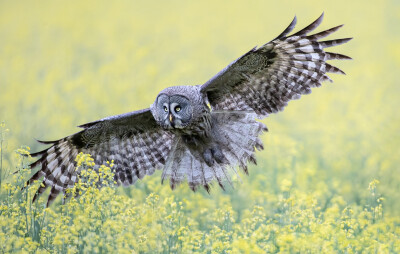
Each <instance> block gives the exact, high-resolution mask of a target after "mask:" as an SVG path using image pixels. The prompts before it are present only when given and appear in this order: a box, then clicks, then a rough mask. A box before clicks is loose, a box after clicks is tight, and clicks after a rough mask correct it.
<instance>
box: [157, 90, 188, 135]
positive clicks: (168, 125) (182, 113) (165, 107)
mask: <svg viewBox="0 0 400 254" xmlns="http://www.w3.org/2000/svg"><path fill="white" fill-rule="evenodd" d="M152 112H153V115H154V117H155V119H156V120H157V122H158V123H159V124H160V125H161V126H162V127H163V128H165V129H173V128H176V129H182V128H185V127H186V126H188V125H189V123H190V121H191V119H192V116H193V109H192V105H191V103H190V101H189V99H188V98H187V97H186V96H184V95H180V94H173V95H170V94H167V93H160V94H159V95H158V96H157V99H156V101H155V102H154V104H153V105H152ZM154 113H155V114H154Z"/></svg>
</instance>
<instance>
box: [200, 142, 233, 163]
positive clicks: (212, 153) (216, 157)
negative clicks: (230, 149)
mask: <svg viewBox="0 0 400 254" xmlns="http://www.w3.org/2000/svg"><path fill="white" fill-rule="evenodd" d="M203 158H204V161H205V162H206V163H207V165H208V166H209V167H211V166H213V165H214V163H215V162H217V163H219V164H227V163H228V160H227V159H226V158H225V155H224V154H223V152H222V149H221V148H220V147H219V146H218V145H214V146H213V147H211V148H206V149H205V150H204V152H203Z"/></svg>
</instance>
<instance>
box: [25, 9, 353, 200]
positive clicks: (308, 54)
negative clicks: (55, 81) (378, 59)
mask: <svg viewBox="0 0 400 254" xmlns="http://www.w3.org/2000/svg"><path fill="white" fill-rule="evenodd" d="M322 19H323V14H322V15H321V16H320V17H319V18H318V19H317V20H315V21H314V22H313V23H312V24H310V25H309V26H307V27H305V28H304V29H302V30H300V31H298V32H296V33H294V34H292V35H289V34H290V33H291V31H292V30H293V28H294V26H295V24H296V17H295V18H294V19H293V21H292V22H291V23H290V25H289V26H288V27H287V28H286V29H285V30H284V31H283V32H282V33H281V34H280V35H279V36H278V37H276V38H275V39H273V40H272V41H270V42H268V43H266V44H264V45H263V46H261V47H255V48H253V49H251V50H250V51H249V52H247V53H246V54H244V55H243V56H241V57H239V58H238V59H237V60H235V61H233V62H232V63H231V64H229V65H228V66H227V67H226V68H225V69H223V70H222V71H220V72H219V73H218V74H216V75H215V76H214V77H212V78H211V79H210V80H209V81H207V82H206V83H204V84H202V85H195V86H174V87H168V88H166V89H164V90H162V91H161V92H160V93H159V94H158V95H157V97H156V98H155V101H154V103H153V104H151V106H150V107H149V108H147V109H143V110H138V111H133V112H130V113H126V114H121V115H116V116H111V117H107V118H103V119H101V120H98V121H94V122H90V123H87V124H83V125H81V126H79V127H81V128H83V129H82V130H81V131H80V132H78V133H75V134H73V135H71V136H68V137H65V138H62V139H59V140H56V141H39V142H41V143H43V144H46V145H50V147H48V148H47V149H44V150H43V151H40V152H36V153H32V154H31V156H32V157H39V158H38V159H37V160H36V161H35V162H33V163H32V164H31V165H30V167H31V168H32V169H33V168H35V167H39V170H38V171H37V172H36V173H35V174H33V176H32V177H31V178H30V179H29V180H28V183H27V184H28V185H29V184H31V183H32V182H33V181H34V180H38V179H41V182H42V184H41V186H40V187H39V189H38V191H37V193H36V195H35V197H34V200H35V199H36V198H37V197H38V196H39V195H40V194H41V193H43V192H44V191H45V190H46V188H48V187H51V191H50V195H49V197H48V201H47V205H50V204H51V202H52V201H53V200H54V199H55V198H56V197H57V195H58V194H60V192H62V193H64V194H65V192H66V190H67V189H68V188H71V187H73V186H74V183H75V182H76V181H77V179H78V177H79V174H80V171H79V168H77V167H76V162H75V157H76V156H77V155H78V154H79V153H80V152H83V153H88V154H91V155H92V157H93V159H94V161H95V163H96V165H102V164H105V163H106V162H107V161H111V160H114V166H113V167H112V171H113V172H114V179H115V182H116V183H117V184H118V185H131V184H134V183H135V182H136V181H137V180H138V179H142V178H143V177H144V176H146V175H151V174H153V173H154V172H155V170H156V169H159V170H162V182H163V181H164V180H166V179H167V180H169V184H170V186H171V188H172V189H174V187H176V186H177V185H178V184H180V183H182V182H184V181H187V183H188V185H189V187H190V188H191V189H192V190H193V191H195V190H196V189H198V188H199V187H204V188H205V189H206V190H207V191H209V189H210V184H211V183H213V182H217V183H218V184H219V186H221V188H223V189H224V187H225V186H226V185H227V184H231V175H232V173H236V172H237V169H240V170H242V171H243V172H244V173H246V174H247V173H248V164H249V163H254V164H256V158H255V150H262V149H263V144H262V142H261V140H260V135H261V134H262V133H263V132H266V131H267V127H266V126H265V125H264V124H263V123H261V122H259V121H257V120H259V119H262V118H264V117H266V116H268V115H269V114H271V113H276V112H279V111H282V110H283V109H284V107H285V106H286V105H287V104H288V102H289V101H290V100H294V99H299V98H300V96H301V95H302V94H308V93H310V92H311V88H313V87H319V86H321V83H322V82H323V81H326V80H328V81H331V82H332V80H331V79H330V78H329V77H328V75H327V73H340V74H344V72H343V71H342V70H340V69H339V68H337V67H335V66H332V65H330V64H328V63H327V62H326V61H327V60H332V59H339V60H344V59H351V58H350V57H348V56H345V55H342V54H337V53H330V52H325V51H324V49H325V48H327V47H331V46H336V45H340V44H343V43H346V42H348V41H349V40H351V39H352V38H345V39H336V40H325V41H320V39H322V38H324V37H326V36H328V35H330V34H331V33H333V32H335V31H337V30H338V29H339V28H340V27H342V26H337V27H334V28H331V29H328V30H325V31H322V32H318V33H314V34H311V35H310V34H309V33H310V32H312V31H313V30H314V29H315V28H316V27H317V26H318V25H319V24H320V23H321V22H322ZM97 169H98V168H96V167H95V170H97Z"/></svg>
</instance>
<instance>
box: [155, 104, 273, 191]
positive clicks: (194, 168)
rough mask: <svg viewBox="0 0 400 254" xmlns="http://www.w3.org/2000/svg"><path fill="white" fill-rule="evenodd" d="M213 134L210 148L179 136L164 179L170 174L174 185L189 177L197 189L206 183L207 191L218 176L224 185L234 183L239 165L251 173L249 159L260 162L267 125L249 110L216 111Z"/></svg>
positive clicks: (219, 182) (191, 186)
mask: <svg viewBox="0 0 400 254" xmlns="http://www.w3.org/2000/svg"><path fill="white" fill-rule="evenodd" d="M211 116H212V137H210V145H209V147H208V148H206V149H193V148H190V147H188V146H187V145H186V144H185V142H184V141H183V140H177V141H176V143H175V145H174V146H173V147H172V150H171V153H170V156H169V157H168V160H167V162H166V164H165V167H164V170H163V175H162V180H163V181H164V179H166V178H169V179H170V186H171V188H172V189H174V188H175V186H176V185H178V184H179V183H181V182H183V181H184V180H185V179H187V181H188V184H189V187H190V188H191V189H192V190H193V191H195V190H196V189H197V188H198V187H199V186H203V187H204V188H205V189H206V190H207V191H209V189H210V183H211V182H212V181H213V180H217V182H218V184H219V185H220V186H221V188H223V189H224V184H225V183H231V175H232V173H237V171H236V168H237V167H239V168H240V169H242V170H243V171H244V172H245V173H246V174H248V169H247V165H248V163H249V162H251V163H254V164H256V158H255V149H257V150H262V149H263V144H262V142H261V140H260V139H259V137H258V136H259V135H260V134H261V133H262V132H264V131H267V127H266V126H265V125H264V124H263V123H260V122H257V121H256V120H255V118H256V114H255V113H254V112H249V111H225V110H221V111H213V112H212V115H211Z"/></svg>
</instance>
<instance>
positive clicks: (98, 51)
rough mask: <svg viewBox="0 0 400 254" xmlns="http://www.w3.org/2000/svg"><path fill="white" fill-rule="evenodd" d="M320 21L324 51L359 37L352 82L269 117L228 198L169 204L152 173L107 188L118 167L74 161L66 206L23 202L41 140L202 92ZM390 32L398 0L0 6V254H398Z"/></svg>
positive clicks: (398, 89) (396, 41) (399, 118)
mask: <svg viewBox="0 0 400 254" xmlns="http://www.w3.org/2000/svg"><path fill="white" fill-rule="evenodd" d="M323 11H325V20H324V22H323V23H322V25H321V28H319V29H320V30H319V31H321V30H322V29H327V28H330V27H333V26H336V25H339V24H343V23H344V24H346V25H345V26H344V27H343V28H342V29H341V30H340V31H338V32H337V33H335V35H333V36H331V37H330V38H328V39H334V38H340V37H343V38H345V37H354V40H352V41H351V42H349V43H347V44H345V45H342V46H339V47H337V48H334V49H332V51H335V52H339V53H342V54H346V55H349V56H351V57H353V58H354V60H353V61H346V62H343V61H342V62H334V64H335V65H337V66H338V67H340V68H341V69H343V70H344V71H345V72H346V73H347V75H346V76H340V75H331V78H332V79H333V80H334V83H333V84H330V83H324V85H323V86H322V87H321V88H317V89H314V90H313V93H312V94H311V95H307V96H303V97H302V98H301V99H300V100H298V101H292V102H290V103H289V106H288V107H287V108H286V109H285V110H284V111H283V112H281V113H279V114H276V115H271V116H269V117H268V118H266V119H265V120H262V121H263V122H264V123H265V124H266V125H267V126H268V128H269V130H270V131H269V132H268V133H266V134H264V135H263V136H262V140H263V142H264V145H265V150H264V151H262V152H258V153H257V159H258V165H257V166H251V167H250V168H249V172H250V175H249V176H246V175H245V174H239V177H235V179H234V186H233V187H231V188H227V190H226V191H223V190H221V189H220V188H219V187H218V184H215V185H214V186H213V187H212V189H211V193H210V194H208V193H207V192H206V191H205V190H199V191H197V192H196V193H193V192H192V191H191V190H190V189H189V188H188V186H187V184H182V185H181V186H179V187H178V188H177V189H176V190H174V191H171V190H170V188H169V185H168V184H164V185H161V180H160V179H161V172H159V171H158V172H156V173H155V174H154V175H153V176H147V177H145V178H144V179H143V181H139V182H137V183H136V184H135V185H133V186H130V187H114V182H113V175H112V171H111V169H110V168H111V167H112V164H113V162H112V161H110V162H109V164H107V165H103V166H101V168H100V170H99V172H96V171H94V170H92V168H93V166H94V165H93V160H92V159H91V157H90V155H85V154H80V155H78V158H77V161H79V163H78V164H79V167H81V169H82V172H83V174H82V178H81V179H80V181H79V183H78V184H77V185H76V186H75V187H74V188H73V189H71V190H70V191H69V193H68V195H69V196H70V197H71V198H70V199H68V200H67V201H66V202H65V203H64V204H63V198H62V197H61V196H60V197H58V198H57V199H56V201H55V202H54V203H53V204H52V205H51V206H50V207H49V208H45V205H44V204H45V202H46V198H45V197H42V198H39V200H38V202H35V203H32V202H31V200H32V198H33V195H34V194H35V191H36V189H37V188H38V186H39V183H36V184H35V185H33V186H30V187H27V188H23V189H22V187H24V184H25V181H26V180H27V179H28V177H29V176H30V175H31V174H32V172H31V170H30V169H29V168H27V165H28V164H29V163H30V162H32V161H33V159H32V158H30V157H29V154H30V152H34V151H38V150H39V149H43V148H44V147H43V146H42V145H40V144H38V143H37V142H35V138H36V139H39V140H55V139H58V138H61V137H64V136H66V135H69V134H72V133H74V132H77V131H78V128H76V127H75V126H77V125H80V124H83V123H86V122H90V121H93V120H97V119H100V118H103V117H106V116H110V115H115V114H120V113H125V112H129V111H133V110H138V109H142V108H145V107H148V106H149V105H150V104H151V103H152V102H153V101H154V99H155V97H156V95H157V93H158V92H159V91H160V90H162V89H163V88H165V87H168V86H171V85H185V84H188V85H190V84H192V85H196V84H201V83H204V82H206V81H207V80H208V79H209V78H211V77H212V76H213V75H214V74H216V73H217V72H218V71H219V70H221V69H222V68H224V67H225V66H226V65H227V64H228V63H229V62H230V61H232V60H234V59H235V58H237V57H239V56H240V55H241V54H243V53H245V52H247V51H248V50H250V49H251V48H252V47H254V46H255V45H262V44H263V43H265V42H267V41H269V40H271V39H273V38H275V37H276V36H277V35H278V34H279V33H280V32H282V30H283V29H284V28H286V26H287V25H288V24H289V23H290V21H291V19H292V18H293V16H294V15H297V18H298V26H297V29H300V28H302V27H304V26H305V25H308V24H309V23H310V22H311V21H313V20H314V19H316V18H317V17H318V16H319V15H320V14H321V13H322V12H323ZM399 24H400V2H399V1H396V0H382V1H369V2H368V1H344V0H338V1H327V0H323V1H317V0H313V1H287V0H285V1H280V2H278V1H261V0H260V1H238V0H233V1H209V0H207V1H186V2H184V1H176V0H175V1H146V2H145V1H128V0H120V1H93V0H88V1H76V0H73V1H50V0H43V1H1V2H0V155H1V157H0V169H1V171H0V175H1V184H0V252H1V253H35V252H37V253H49V252H50V253H193V252H200V253H399V252H400V212H399V211H400V202H399V200H400V166H399V165H400V149H399V145H400V132H399V129H400V85H399V81H398V71H399V70H400V29H398V26H399ZM16 171H18V173H16V174H13V172H16ZM33 171H36V169H33ZM98 185H102V186H103V188H101V189H98V188H97V187H96V186H98ZM21 189H22V190H21ZM46 193H47V192H46ZM46 193H45V195H44V196H46ZM76 195H79V197H78V198H75V196H76Z"/></svg>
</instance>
